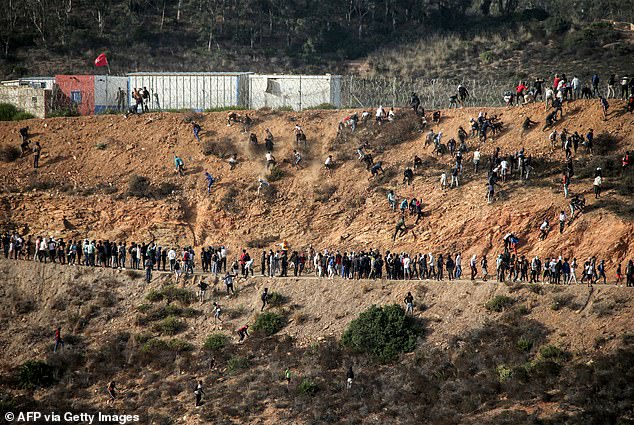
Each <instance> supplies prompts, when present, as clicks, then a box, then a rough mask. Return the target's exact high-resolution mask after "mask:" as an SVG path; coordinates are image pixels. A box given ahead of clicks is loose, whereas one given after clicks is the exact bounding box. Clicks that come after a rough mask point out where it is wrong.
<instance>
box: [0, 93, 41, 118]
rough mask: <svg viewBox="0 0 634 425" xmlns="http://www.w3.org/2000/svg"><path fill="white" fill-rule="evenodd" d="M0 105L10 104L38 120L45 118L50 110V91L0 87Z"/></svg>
mask: <svg viewBox="0 0 634 425" xmlns="http://www.w3.org/2000/svg"><path fill="white" fill-rule="evenodd" d="M0 103H10V104H11V105H14V106H15V107H16V108H18V109H22V110H24V111H25V112H29V113H31V114H33V115H35V116H36V117H38V118H46V115H47V113H48V111H49V109H50V103H51V91H50V90H46V89H34V88H32V87H29V86H13V87H12V86H4V85H0Z"/></svg>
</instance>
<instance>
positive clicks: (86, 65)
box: [0, 0, 634, 77]
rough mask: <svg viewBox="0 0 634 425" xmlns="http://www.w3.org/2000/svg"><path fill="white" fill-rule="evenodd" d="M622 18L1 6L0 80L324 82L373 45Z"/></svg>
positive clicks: (189, 4) (121, 2)
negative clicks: (50, 76)
mask: <svg viewBox="0 0 634 425" xmlns="http://www.w3.org/2000/svg"><path fill="white" fill-rule="evenodd" d="M633 17H634V1H632V0H626V1H624V2H619V1H616V0H600V1H591V0H581V1H579V2H576V3H575V5H574V6H571V4H570V2H568V1H566V0H537V1H528V0H495V1H494V0H422V1H421V0H349V1H347V2H338V1H333V0H323V1H320V2H314V1H308V0H285V1H280V0H92V1H86V0H38V1H35V0H7V1H4V2H3V6H2V13H0V42H1V50H0V52H1V54H0V57H1V58H2V59H1V61H2V62H1V63H0V65H2V67H1V69H0V74H4V76H5V77H9V76H10V77H18V76H21V75H22V74H33V73H35V72H38V71H39V72H46V70H50V71H48V73H51V71H54V72H79V71H82V72H85V71H88V70H91V69H92V61H93V60H94V58H95V56H96V54H98V53H101V52H104V51H105V52H106V53H108V55H109V59H110V62H111V68H112V71H113V72H117V71H119V72H127V71H131V70H135V69H143V70H175V71H176V70H192V69H196V70H203V69H204V70H210V69H222V70H259V69H258V68H262V69H266V70H268V71H286V72H289V71H297V70H304V71H323V70H330V71H334V70H336V68H337V64H341V63H342V61H345V60H350V59H357V58H362V57H364V56H366V55H367V54H368V53H370V52H372V51H375V50H376V49H377V48H380V47H382V46H386V45H388V46H394V45H398V44H399V43H401V42H405V41H407V42H411V41H415V40H416V39H418V38H421V37H429V36H430V35H434V34H451V33H459V34H461V35H465V34H477V33H479V32H482V31H491V30H496V29H497V28H499V29H500V30H509V29H510V30H512V29H513V28H515V27H516V26H517V25H518V24H522V23H525V22H539V23H541V24H540V25H538V26H537V27H534V28H533V29H535V30H536V31H544V30H545V31H547V32H549V33H552V34H556V33H557V32H561V31H567V30H569V29H570V28H573V27H575V26H584V25H585V24H588V23H591V22H594V21H596V20H599V19H611V18H614V19H616V20H628V19H629V20H632V19H633ZM51 68H53V69H52V70H51Z"/></svg>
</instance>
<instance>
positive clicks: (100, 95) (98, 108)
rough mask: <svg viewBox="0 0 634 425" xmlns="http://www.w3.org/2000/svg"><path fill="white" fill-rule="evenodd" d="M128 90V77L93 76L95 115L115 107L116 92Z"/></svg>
mask: <svg viewBox="0 0 634 425" xmlns="http://www.w3.org/2000/svg"><path fill="white" fill-rule="evenodd" d="M119 87H121V89H123V91H127V90H128V77H113V76H109V75H95V114H99V113H101V112H105V111H106V110H107V109H115V108H116V107H117V90H119Z"/></svg>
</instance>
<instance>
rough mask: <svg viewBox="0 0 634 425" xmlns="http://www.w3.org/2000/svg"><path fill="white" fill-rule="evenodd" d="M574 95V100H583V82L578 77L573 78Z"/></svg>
mask: <svg viewBox="0 0 634 425" xmlns="http://www.w3.org/2000/svg"><path fill="white" fill-rule="evenodd" d="M572 94H573V98H574V99H581V80H580V79H579V78H578V77H577V76H576V75H575V76H574V77H573V78H572Z"/></svg>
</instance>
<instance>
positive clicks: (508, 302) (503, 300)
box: [484, 295, 515, 313]
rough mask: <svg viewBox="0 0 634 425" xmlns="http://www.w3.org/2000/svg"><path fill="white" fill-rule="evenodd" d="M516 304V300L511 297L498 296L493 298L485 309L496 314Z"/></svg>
mask: <svg viewBox="0 0 634 425" xmlns="http://www.w3.org/2000/svg"><path fill="white" fill-rule="evenodd" d="M514 303H515V299H514V298H511V297H507V296H506V295H496V296H495V297H493V298H491V299H490V300H489V301H487V303H486V304H485V305H484V307H485V308H486V309H487V310H489V311H494V312H496V313H500V312H502V311H504V310H506V309H507V308H509V307H510V306H512V305H513V304H514Z"/></svg>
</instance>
